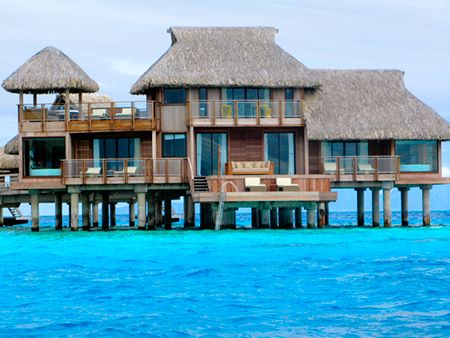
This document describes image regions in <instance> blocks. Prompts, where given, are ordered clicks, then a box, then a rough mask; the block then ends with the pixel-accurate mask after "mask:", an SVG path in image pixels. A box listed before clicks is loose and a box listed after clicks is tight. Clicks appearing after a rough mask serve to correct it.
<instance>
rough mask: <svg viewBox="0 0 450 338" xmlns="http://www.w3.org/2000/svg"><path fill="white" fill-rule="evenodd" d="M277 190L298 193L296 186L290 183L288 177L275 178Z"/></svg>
mask: <svg viewBox="0 0 450 338" xmlns="http://www.w3.org/2000/svg"><path fill="white" fill-rule="evenodd" d="M276 182H277V187H278V190H280V191H299V190H300V189H299V186H298V184H294V183H292V180H291V178H290V177H277V179H276Z"/></svg>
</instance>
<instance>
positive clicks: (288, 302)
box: [0, 213, 450, 337]
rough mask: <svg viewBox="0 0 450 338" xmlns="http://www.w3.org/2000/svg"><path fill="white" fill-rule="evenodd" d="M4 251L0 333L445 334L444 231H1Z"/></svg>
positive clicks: (448, 274) (449, 316)
mask: <svg viewBox="0 0 450 338" xmlns="http://www.w3.org/2000/svg"><path fill="white" fill-rule="evenodd" d="M352 215H353V214H352ZM440 215H441V217H442V219H441V221H438V222H441V223H443V224H450V213H441V214H440ZM344 216H345V215H344V214H342V215H341V218H345V217H344ZM333 217H338V215H335V216H333ZM347 218H348V219H353V216H351V215H347ZM434 219H435V220H439V218H438V217H437V215H436V214H435V215H434ZM433 223H435V222H433ZM435 224H436V223H435ZM21 229H22V230H21ZM44 230H45V229H44ZM0 248H1V259H2V262H1V264H0V335H1V336H68V335H72V336H85V335H86V336H104V337H106V336H108V337H111V336H114V337H115V336H126V335H137V336H142V335H166V336H216V335H222V336H249V335H253V336H292V335H308V336H324V337H329V336H333V335H338V336H343V335H347V336H393V335H396V336H401V337H411V336H414V337H417V336H427V335H428V336H443V337H445V336H449V335H450V227H448V226H433V227H428V228H423V227H411V228H392V229H383V228H378V229H358V228H332V229H321V230H252V231H248V230H224V231H219V232H214V231H206V230H205V231H163V230H161V231H153V232H147V231H110V232H93V233H86V232H81V231H79V232H76V233H73V232H70V231H63V232H54V231H41V232H39V233H31V232H29V231H28V229H25V228H18V229H17V230H11V229H5V228H3V229H1V230H0Z"/></svg>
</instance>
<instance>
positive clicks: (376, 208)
mask: <svg viewBox="0 0 450 338" xmlns="http://www.w3.org/2000/svg"><path fill="white" fill-rule="evenodd" d="M371 190H372V226H374V227H379V226H380V188H372V189H371Z"/></svg>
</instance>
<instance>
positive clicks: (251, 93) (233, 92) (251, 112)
mask: <svg viewBox="0 0 450 338" xmlns="http://www.w3.org/2000/svg"><path fill="white" fill-rule="evenodd" d="M258 100H260V101H270V89H269V88H245V87H236V88H222V101H223V103H222V108H226V109H224V111H225V112H227V111H230V112H231V113H232V114H233V116H234V110H235V109H236V107H237V109H238V116H239V117H240V118H254V117H256V108H257V104H256V101H258ZM234 101H238V102H237V104H236V105H235V104H234ZM246 101H247V102H246Z"/></svg>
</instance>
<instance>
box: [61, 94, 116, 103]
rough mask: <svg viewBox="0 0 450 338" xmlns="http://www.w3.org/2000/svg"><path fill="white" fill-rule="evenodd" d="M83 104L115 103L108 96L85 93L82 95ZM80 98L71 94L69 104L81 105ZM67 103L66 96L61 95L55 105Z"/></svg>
mask: <svg viewBox="0 0 450 338" xmlns="http://www.w3.org/2000/svg"><path fill="white" fill-rule="evenodd" d="M81 95H82V96H81V102H82V103H111V102H113V99H112V98H111V97H110V96H108V95H106V94H100V93H83V94H81ZM78 99H79V97H78V94H69V103H70V104H71V105H76V104H78V103H79V101H78ZM65 102H66V94H64V93H63V94H59V95H58V96H57V97H56V99H55V101H54V104H64V103H65Z"/></svg>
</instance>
